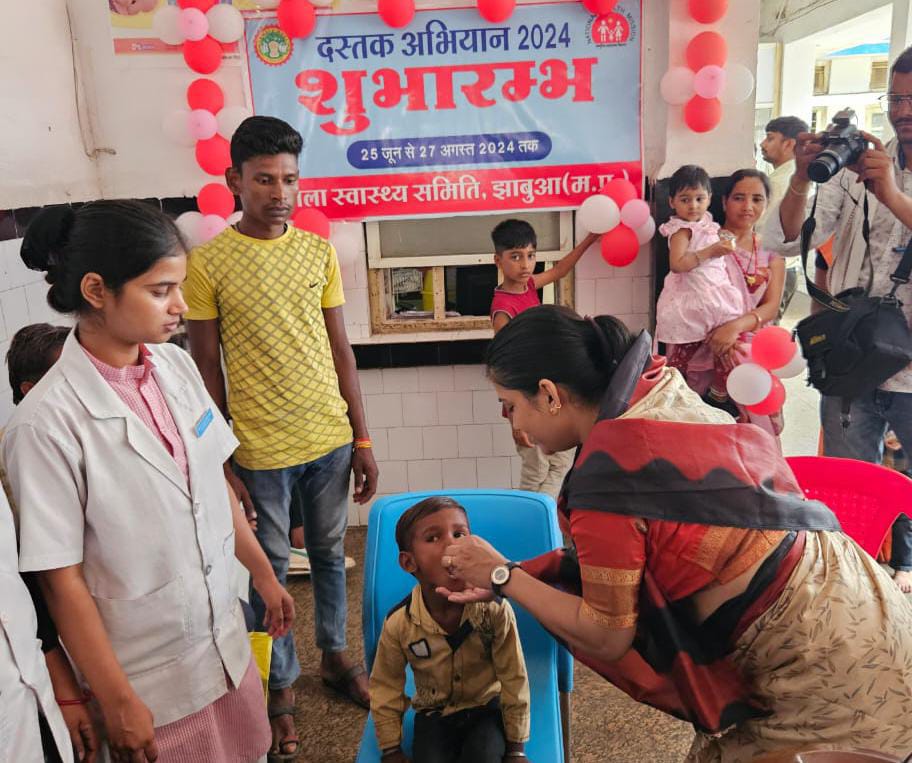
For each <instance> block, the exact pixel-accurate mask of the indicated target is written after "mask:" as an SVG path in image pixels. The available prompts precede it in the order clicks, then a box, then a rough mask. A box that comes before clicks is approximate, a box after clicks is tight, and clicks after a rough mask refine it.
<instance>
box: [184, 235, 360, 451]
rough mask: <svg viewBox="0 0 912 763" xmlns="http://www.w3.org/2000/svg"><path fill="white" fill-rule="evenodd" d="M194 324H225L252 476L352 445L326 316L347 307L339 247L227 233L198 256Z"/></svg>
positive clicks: (238, 424)
mask: <svg viewBox="0 0 912 763" xmlns="http://www.w3.org/2000/svg"><path fill="white" fill-rule="evenodd" d="M184 298H185V299H186V300H187V305H188V306H189V308H190V309H189V310H188V312H187V316H186V317H187V319H188V320H191V321H194V320H196V321H205V320H213V319H218V321H219V334H220V337H221V343H222V352H223V353H224V357H225V367H226V370H227V377H228V378H227V387H228V410H229V413H230V414H231V418H232V420H233V422H234V434H235V435H236V436H237V438H238V440H239V441H240V443H241V444H240V447H239V448H238V449H237V451H236V452H235V454H234V457H235V460H236V461H237V463H239V464H240V465H241V466H243V467H244V468H246V469H283V468H285V467H288V466H295V465H297V464H303V463H307V462H309V461H313V460H314V459H317V458H320V457H321V456H325V455H326V454H327V453H329V452H331V451H333V450H335V449H336V448H339V447H341V446H343V445H345V444H346V443H348V442H351V439H352V430H351V426H350V424H349V421H348V416H347V411H348V406H347V404H346V403H345V400H344V399H343V398H342V395H341V394H340V392H339V379H338V377H337V376H336V370H335V366H334V364H333V358H332V350H331V348H330V345H329V336H328V334H327V333H326V323H325V321H324V319H323V311H322V309H323V308H331V307H339V306H340V305H342V304H343V303H344V302H345V298H344V296H343V294H342V278H341V275H340V273H339V263H338V260H337V259H336V252H335V250H334V249H333V247H332V245H331V244H330V243H329V242H328V241H326V240H325V239H322V238H320V237H319V236H315V235H314V234H312V233H306V232H303V231H299V230H297V229H296V228H293V227H291V226H289V227H288V230H287V231H285V233H283V234H282V235H281V236H279V238H276V239H271V240H264V239H258V238H251V237H250V236H245V235H244V234H242V233H238V232H237V231H236V230H234V228H227V229H226V230H225V231H223V232H222V233H220V234H219V235H218V236H216V237H215V238H214V239H212V240H211V241H209V242H208V243H206V244H203V245H202V246H199V247H197V248H196V249H194V250H193V251H192V252H191V254H190V264H189V266H188V268H187V281H186V282H185V283H184Z"/></svg>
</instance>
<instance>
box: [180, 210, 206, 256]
mask: <svg viewBox="0 0 912 763" xmlns="http://www.w3.org/2000/svg"><path fill="white" fill-rule="evenodd" d="M204 219H205V218H204V217H203V215H201V214H200V213H199V212H184V213H183V214H182V215H178V218H177V219H176V220H175V221H174V222H175V223H176V224H177V227H178V230H180V232H181V233H183V234H184V238H185V239H187V245H188V246H189V247H190V248H191V249H192V248H193V247H195V246H199V245H200V244H202V243H203V220H204Z"/></svg>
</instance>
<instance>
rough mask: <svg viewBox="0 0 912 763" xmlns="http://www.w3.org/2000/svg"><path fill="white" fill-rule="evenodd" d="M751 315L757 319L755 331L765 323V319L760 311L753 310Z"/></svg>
mask: <svg viewBox="0 0 912 763" xmlns="http://www.w3.org/2000/svg"><path fill="white" fill-rule="evenodd" d="M749 315H753V316H754V318H756V319H757V325H756V326H755V327H754V331H756V330H757V329H759V328H760V327H761V326H762V325H763V319H762V318H761V317H760V313H758V312H757V311H756V310H751V311H750V313H749Z"/></svg>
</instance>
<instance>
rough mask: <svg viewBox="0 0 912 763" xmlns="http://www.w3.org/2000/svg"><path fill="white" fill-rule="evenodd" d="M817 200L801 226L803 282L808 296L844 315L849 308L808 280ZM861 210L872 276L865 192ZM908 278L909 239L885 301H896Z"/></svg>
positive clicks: (911, 244) (911, 259)
mask: <svg viewBox="0 0 912 763" xmlns="http://www.w3.org/2000/svg"><path fill="white" fill-rule="evenodd" d="M817 198H818V196H817V195H816V194H815V195H814V202H813V204H812V205H811V213H810V215H808V218H807V219H806V220H805V221H804V223H803V224H802V226H801V268H802V271H803V272H804V280H805V283H806V284H807V290H808V294H809V295H810V296H811V297H812V298H813V299H815V300H816V301H817V302H819V303H820V304H821V305H823V306H824V307H826V308H827V309H829V310H834V311H836V312H840V313H845V312H848V310H849V306H848V305H847V304H846V303H845V302H843V301H842V300H840V299H838V298H837V297H834V296H833V295H832V294H830V293H829V292H826V291H824V290H823V289H821V288H820V287H819V286H817V284H815V283H814V282H812V281H811V279H810V278H808V274H807V260H808V254H809V252H810V248H811V238H812V237H813V235H814V231H815V230H816V228H817V218H816V213H817ZM862 209H863V210H864V220H863V222H862V224H861V235H862V236H863V238H864V242H865V260H866V261H867V263H868V267H869V268H871V270H872V274H873V263H872V261H871V221H870V217H869V206H868V192H867V191H865V192H864V200H863V207H862ZM910 276H912V239H910V240H909V243H908V244H907V245H906V249H905V251H904V252H903V256H902V258H901V259H900V261H899V264H898V265H897V266H896V270H895V271H893V275H891V276H890V280H891V281H893V288H892V289H891V291H890V294H889V295H888V297H886V299H896V289H897V288H898V287H899V286H900V284H905V283H909V280H910ZM872 280H873V279H872Z"/></svg>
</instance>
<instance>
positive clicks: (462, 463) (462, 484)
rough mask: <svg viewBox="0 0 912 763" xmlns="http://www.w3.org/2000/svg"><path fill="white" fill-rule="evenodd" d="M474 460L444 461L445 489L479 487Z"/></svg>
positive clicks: (452, 459) (455, 459)
mask: <svg viewBox="0 0 912 763" xmlns="http://www.w3.org/2000/svg"><path fill="white" fill-rule="evenodd" d="M475 461H476V459H474V458H447V459H444V461H443V489H444V490H458V489H462V488H473V487H478V477H477V474H476V471H475Z"/></svg>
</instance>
